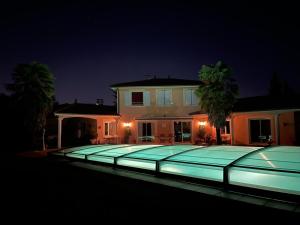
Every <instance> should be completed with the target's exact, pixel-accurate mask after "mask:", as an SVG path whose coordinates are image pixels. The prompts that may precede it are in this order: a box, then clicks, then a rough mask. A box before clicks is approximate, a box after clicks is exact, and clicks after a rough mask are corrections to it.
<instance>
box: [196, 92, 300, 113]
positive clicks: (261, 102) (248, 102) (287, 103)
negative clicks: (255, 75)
mask: <svg viewBox="0 0 300 225" xmlns="http://www.w3.org/2000/svg"><path fill="white" fill-rule="evenodd" d="M284 109H300V98H299V97H298V96H290V97H272V96H255V97H248V98H240V99H238V100H237V102H236V103H235V104H234V107H233V112H253V111H271V110H284ZM197 114H205V112H204V111H201V110H199V111H195V112H192V113H190V115H197Z"/></svg>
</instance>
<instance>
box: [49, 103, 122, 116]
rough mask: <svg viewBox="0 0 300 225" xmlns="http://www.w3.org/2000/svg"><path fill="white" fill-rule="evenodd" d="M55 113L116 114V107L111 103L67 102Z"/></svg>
mask: <svg viewBox="0 0 300 225" xmlns="http://www.w3.org/2000/svg"><path fill="white" fill-rule="evenodd" d="M55 113H62V114H69V113H70V114H84V115H113V116H117V115H118V113H117V107H116V106H112V105H96V104H85V103H74V104H67V105H66V106H65V107H63V108H61V109H59V110H57V111H56V112H55Z"/></svg>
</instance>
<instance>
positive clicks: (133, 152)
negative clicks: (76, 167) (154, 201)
mask: <svg viewBox="0 0 300 225" xmlns="http://www.w3.org/2000/svg"><path fill="white" fill-rule="evenodd" d="M57 154H58V155H64V156H65V157H69V158H78V159H85V160H88V161H94V162H100V163H106V164H111V165H114V166H123V167H124V166H126V167H128V168H137V169H142V170H146V171H153V172H156V173H160V174H172V175H178V176H184V177H192V178H196V179H202V180H210V181H216V182H220V183H224V184H226V185H234V186H243V187H250V188H256V189H263V190H270V191H276V192H282V193H288V194H296V195H300V147H294V146H293V147H291V146H274V147H266V148H263V147H246V146H222V145H221V146H210V147H206V146H198V145H168V146H163V145H130V144H129V145H125V144H122V145H89V146H82V147H76V148H70V149H64V150H62V151H60V152H58V153H57Z"/></svg>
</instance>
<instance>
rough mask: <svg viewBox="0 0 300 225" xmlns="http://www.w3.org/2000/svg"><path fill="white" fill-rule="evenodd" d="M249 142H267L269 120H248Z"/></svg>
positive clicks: (269, 127)
mask: <svg viewBox="0 0 300 225" xmlns="http://www.w3.org/2000/svg"><path fill="white" fill-rule="evenodd" d="M250 138H251V142H252V143H253V142H267V141H268V140H269V139H270V138H271V120H268V119H261V120H250Z"/></svg>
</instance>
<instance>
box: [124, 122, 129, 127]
mask: <svg viewBox="0 0 300 225" xmlns="http://www.w3.org/2000/svg"><path fill="white" fill-rule="evenodd" d="M123 126H124V127H131V123H123Z"/></svg>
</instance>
